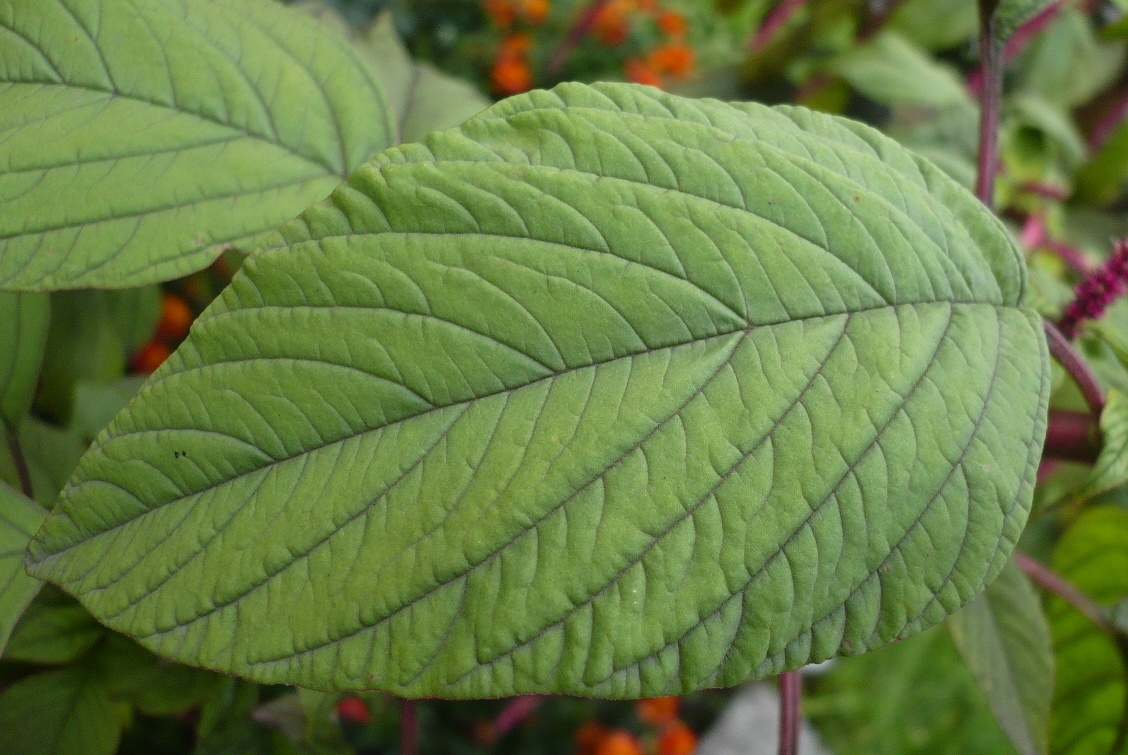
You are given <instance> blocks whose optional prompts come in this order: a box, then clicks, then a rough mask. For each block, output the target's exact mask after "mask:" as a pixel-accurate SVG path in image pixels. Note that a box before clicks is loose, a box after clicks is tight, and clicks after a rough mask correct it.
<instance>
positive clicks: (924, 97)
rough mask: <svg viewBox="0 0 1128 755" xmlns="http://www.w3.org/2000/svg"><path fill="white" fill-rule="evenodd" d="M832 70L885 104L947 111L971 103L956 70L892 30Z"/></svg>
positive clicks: (841, 59) (843, 58)
mask: <svg viewBox="0 0 1128 755" xmlns="http://www.w3.org/2000/svg"><path fill="white" fill-rule="evenodd" d="M831 70H832V71H833V72H834V73H836V74H838V75H839V76H841V77H843V78H844V79H846V80H847V81H848V82H850V84H851V86H853V87H854V88H855V89H857V90H858V91H859V92H861V93H862V94H864V95H865V96H867V97H869V98H870V99H871V100H873V101H874V102H877V103H880V104H882V105H889V106H904V105H912V106H927V107H936V108H944V107H951V106H956V105H961V104H966V103H969V102H970V101H971V97H970V95H969V94H968V92H967V88H966V87H965V86H964V84H963V82H962V81H961V80H960V78H959V76H957V75H956V72H955V70H954V69H952V68H951V67H949V66H947V65H945V64H943V63H940V62H938V61H937V60H936V59H935V58H932V57H929V56H928V55H926V54H925V53H924V52H922V51H921V50H920V48H918V47H915V46H914V45H913V44H911V43H910V42H909V41H908V40H906V39H905V38H904V37H902V36H901V35H900V34H897V33H896V32H893V31H886V32H883V33H881V34H879V35H878V36H876V37H874V38H873V39H872V40H871V41H869V42H867V43H866V44H864V45H859V46H858V47H855V48H853V49H852V50H850V51H849V52H847V53H845V54H844V55H842V56H840V57H839V58H838V59H837V60H836V61H835V62H834V63H833V64H832V65H831Z"/></svg>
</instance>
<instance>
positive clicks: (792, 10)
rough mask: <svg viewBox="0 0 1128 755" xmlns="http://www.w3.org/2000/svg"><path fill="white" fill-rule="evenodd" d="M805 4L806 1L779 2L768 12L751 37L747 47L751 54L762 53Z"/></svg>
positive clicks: (788, 0)
mask: <svg viewBox="0 0 1128 755" xmlns="http://www.w3.org/2000/svg"><path fill="white" fill-rule="evenodd" d="M806 4H807V0H779V2H778V3H776V4H775V7H774V8H772V9H771V10H770V11H768V15H766V16H764V20H763V22H762V23H761V24H760V28H759V29H757V30H756V34H755V35H754V36H753V37H752V43H751V44H750V45H749V47H750V48H751V50H752V52H763V51H764V50H765V49H767V47H768V45H770V44H771V43H772V41H773V40H775V38H776V36H777V35H778V34H779V32H780V30H781V29H782V28H783V27H784V26H786V25H787V22H788V21H790V20H791V19H792V17H793V16H794V15H795V14H796V12H798V10H799V9H800V8H802V7H803V6H804V5H806Z"/></svg>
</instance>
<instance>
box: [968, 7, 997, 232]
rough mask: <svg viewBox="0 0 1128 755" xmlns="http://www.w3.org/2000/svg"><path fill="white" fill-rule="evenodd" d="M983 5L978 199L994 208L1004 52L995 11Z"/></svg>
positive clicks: (980, 8) (977, 176) (980, 18)
mask: <svg viewBox="0 0 1128 755" xmlns="http://www.w3.org/2000/svg"><path fill="white" fill-rule="evenodd" d="M988 5H989V4H986V3H983V2H980V6H979V52H980V55H981V56H982V58H983V77H984V85H983V87H982V91H980V92H979V158H978V171H977V172H976V176H975V196H977V197H979V201H981V202H983V204H985V205H987V207H989V208H992V209H994V206H995V174H996V173H997V172H998V170H999V122H1000V121H1001V120H1002V113H1003V62H1002V50H1001V48H1000V45H999V44H998V43H997V42H996V41H995V9H994V7H993V6H992V7H988Z"/></svg>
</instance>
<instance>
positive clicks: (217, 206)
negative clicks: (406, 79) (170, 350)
mask: <svg viewBox="0 0 1128 755" xmlns="http://www.w3.org/2000/svg"><path fill="white" fill-rule="evenodd" d="M392 128H393V127H392V124H391V120H390V115H389V112H388V109H387V104H386V101H385V97H384V93H383V90H382V89H381V87H380V85H379V83H378V81H377V74H376V73H375V72H374V68H373V66H372V64H371V63H370V62H369V61H368V60H366V59H365V58H364V56H363V55H362V54H361V53H359V52H358V51H357V50H355V49H354V48H352V47H351V46H350V45H348V44H344V43H342V41H341V39H340V38H339V37H338V36H337V35H336V34H335V32H333V31H332V30H331V29H329V28H326V27H323V26H322V25H321V24H319V23H317V22H315V21H313V20H312V19H310V18H309V17H308V16H307V15H305V14H303V13H300V12H298V11H295V10H292V9H284V8H280V7H278V5H277V4H276V3H273V2H265V0H249V1H248V2H244V3H241V4H240V5H239V6H238V8H235V7H233V6H231V5H230V4H229V3H225V2H221V1H220V0H0V208H2V209H0V289H14V290H47V289H58V288H77V287H84V286H98V287H110V288H120V287H127V286H136V285H141V284H145V283H152V282H155V281H160V280H167V279H169V278H174V277H177V276H179V275H184V274H186V273H189V272H192V271H194V270H198V269H200V268H202V267H205V266H206V265H207V264H208V263H210V262H211V261H212V260H213V259H214V258H215V257H217V256H218V255H219V253H220V251H222V249H223V248H224V246H225V245H228V244H237V245H251V244H254V243H258V242H259V241H260V240H261V239H262V238H263V236H264V235H265V234H267V233H268V232H270V231H273V230H275V229H277V228H278V226H280V225H282V224H283V223H285V222H287V221H289V220H291V219H292V218H294V217H295V216H296V215H297V214H298V213H300V212H301V211H302V210H304V209H305V208H306V207H308V206H309V205H310V204H311V203H313V202H315V201H317V200H319V199H322V198H324V197H325V196H327V195H328V194H329V192H330V191H332V189H333V188H334V187H335V186H337V185H338V184H339V183H340V182H341V181H343V180H344V178H345V176H347V175H348V174H349V173H350V172H351V171H352V170H353V168H355V167H357V166H358V165H360V164H361V163H362V162H364V161H365V160H367V159H368V158H370V157H371V156H372V155H374V154H375V153H377V152H379V151H380V150H382V149H385V148H386V147H388V146H389V145H391V144H392V136H393V134H392Z"/></svg>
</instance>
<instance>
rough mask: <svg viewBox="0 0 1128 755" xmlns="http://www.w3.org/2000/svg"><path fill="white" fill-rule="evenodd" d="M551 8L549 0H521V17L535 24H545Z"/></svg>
mask: <svg viewBox="0 0 1128 755" xmlns="http://www.w3.org/2000/svg"><path fill="white" fill-rule="evenodd" d="M550 10H551V6H550V5H549V2H548V0H521V17H522V18H524V19H525V21H527V22H528V23H530V24H532V25H533V26H536V25H537V24H543V23H544V22H545V20H546V19H547V18H548V13H549V11H550Z"/></svg>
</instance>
